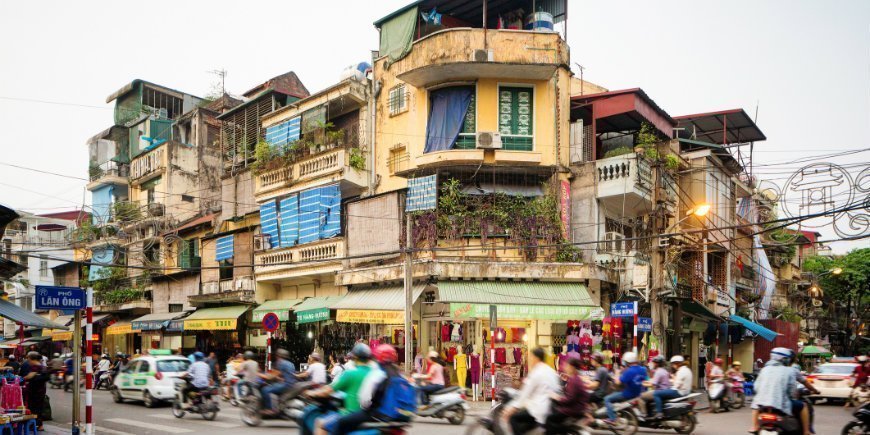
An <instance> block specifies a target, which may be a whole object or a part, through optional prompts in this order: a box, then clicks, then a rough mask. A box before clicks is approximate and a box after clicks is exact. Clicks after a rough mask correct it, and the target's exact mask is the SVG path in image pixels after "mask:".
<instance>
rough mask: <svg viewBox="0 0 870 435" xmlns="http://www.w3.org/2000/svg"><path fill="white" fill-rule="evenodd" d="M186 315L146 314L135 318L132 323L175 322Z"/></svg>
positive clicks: (182, 313)
mask: <svg viewBox="0 0 870 435" xmlns="http://www.w3.org/2000/svg"><path fill="white" fill-rule="evenodd" d="M185 314H187V313H184V312H181V313H156V314H146V315H144V316H142V317H137V318H135V319H133V320H132V322H163V321H167V320H175V319H177V318H179V317H181V316H183V315H185Z"/></svg>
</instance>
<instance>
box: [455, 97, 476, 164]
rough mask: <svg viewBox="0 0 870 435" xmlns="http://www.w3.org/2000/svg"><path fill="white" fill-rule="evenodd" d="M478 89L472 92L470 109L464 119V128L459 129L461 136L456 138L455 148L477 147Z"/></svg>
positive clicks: (471, 148) (468, 148)
mask: <svg viewBox="0 0 870 435" xmlns="http://www.w3.org/2000/svg"><path fill="white" fill-rule="evenodd" d="M476 94H477V90H476V89H475V92H472V93H471V102H470V103H468V110H467V111H466V112H465V119H464V120H463V121H462V128H461V129H460V130H459V137H458V138H457V139H456V145H454V146H453V148H455V149H458V150H473V149H475V148H477V138H476V137H475V136H476V134H477V95H476Z"/></svg>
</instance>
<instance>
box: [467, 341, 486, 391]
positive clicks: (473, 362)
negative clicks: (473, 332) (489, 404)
mask: <svg viewBox="0 0 870 435" xmlns="http://www.w3.org/2000/svg"><path fill="white" fill-rule="evenodd" d="M468 366H469V368H470V369H471V394H472V395H473V396H474V401H475V402H477V396H478V395H479V394H480V380H481V379H482V378H483V365H482V364H481V363H480V353H479V352H478V347H477V346H474V351H473V352H472V353H471V355H469V356H468Z"/></svg>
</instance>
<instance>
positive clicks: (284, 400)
mask: <svg viewBox="0 0 870 435" xmlns="http://www.w3.org/2000/svg"><path fill="white" fill-rule="evenodd" d="M314 385H316V384H315V383H313V382H298V383H296V385H294V386H293V388H290V389H289V390H287V391H285V392H283V393H281V395H280V396H277V397H273V398H272V403H276V404H277V405H278V413H277V414H275V415H269V414H266V413H264V411H265V410H264V409H263V392H262V391H261V390H260V388H258V387H257V386H255V385H253V384H251V383H248V382H242V383H241V384H239V387H238V392H239V408H241V410H242V414H241V417H242V422H244V423H245V424H246V425H248V426H259V425H260V423H262V422H263V419H283V420H292V421H295V422H299V421H300V420H301V418H302V413H303V412H304V411H305V406H306V405H307V403H306V402H305V400H303V398H302V392H303V391H305V390H308V389H310V388H311V387H313V386H314Z"/></svg>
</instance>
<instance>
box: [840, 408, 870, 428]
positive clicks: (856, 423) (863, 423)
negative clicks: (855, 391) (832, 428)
mask: <svg viewBox="0 0 870 435" xmlns="http://www.w3.org/2000/svg"><path fill="white" fill-rule="evenodd" d="M852 415H853V416H854V417H855V418H854V419H852V421H850V422H848V423H846V426H844V427H843V431H842V432H840V434H841V435H863V434H867V433H870V402H865V403H864V404H863V405H861V408H859V409H858V410H857V411H855V413H854V414H852Z"/></svg>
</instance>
